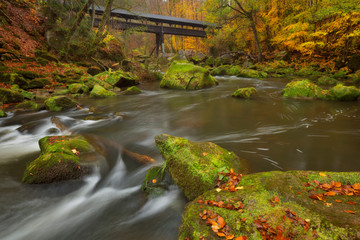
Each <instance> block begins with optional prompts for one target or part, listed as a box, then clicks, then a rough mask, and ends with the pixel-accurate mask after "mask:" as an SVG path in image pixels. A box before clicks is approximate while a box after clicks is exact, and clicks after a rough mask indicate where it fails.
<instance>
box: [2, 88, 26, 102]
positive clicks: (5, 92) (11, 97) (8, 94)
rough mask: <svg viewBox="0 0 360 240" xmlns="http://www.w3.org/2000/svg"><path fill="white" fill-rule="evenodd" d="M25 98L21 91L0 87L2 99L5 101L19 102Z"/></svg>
mask: <svg viewBox="0 0 360 240" xmlns="http://www.w3.org/2000/svg"><path fill="white" fill-rule="evenodd" d="M23 100H24V97H23V95H21V93H19V92H17V91H14V90H10V89H6V88H0V101H1V102H3V103H18V102H22V101H23Z"/></svg>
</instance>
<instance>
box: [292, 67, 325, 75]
mask: <svg viewBox="0 0 360 240" xmlns="http://www.w3.org/2000/svg"><path fill="white" fill-rule="evenodd" d="M321 74H322V73H321V72H318V71H316V70H315V68H314V67H312V66H306V67H303V68H300V69H299V70H298V71H297V72H296V75H298V76H319V75H321Z"/></svg>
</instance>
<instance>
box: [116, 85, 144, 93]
mask: <svg viewBox="0 0 360 240" xmlns="http://www.w3.org/2000/svg"><path fill="white" fill-rule="evenodd" d="M140 93H142V91H141V90H140V89H139V88H138V87H136V86H132V87H129V88H127V89H126V90H125V91H123V92H121V94H123V95H137V94H140Z"/></svg>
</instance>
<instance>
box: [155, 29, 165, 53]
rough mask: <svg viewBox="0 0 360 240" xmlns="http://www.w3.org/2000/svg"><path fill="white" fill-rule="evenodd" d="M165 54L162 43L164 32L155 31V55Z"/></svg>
mask: <svg viewBox="0 0 360 240" xmlns="http://www.w3.org/2000/svg"><path fill="white" fill-rule="evenodd" d="M160 51H161V53H162V54H165V44H164V34H163V33H156V51H155V53H156V56H157V57H158V56H159V53H160Z"/></svg>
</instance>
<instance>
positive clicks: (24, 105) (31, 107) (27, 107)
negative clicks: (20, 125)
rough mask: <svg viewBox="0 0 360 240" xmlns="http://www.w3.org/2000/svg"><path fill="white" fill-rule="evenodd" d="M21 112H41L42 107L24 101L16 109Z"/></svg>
mask: <svg viewBox="0 0 360 240" xmlns="http://www.w3.org/2000/svg"><path fill="white" fill-rule="evenodd" d="M15 108H16V109H21V110H40V108H41V106H40V105H39V104H37V103H36V102H33V101H24V102H22V103H20V104H18V105H16V107H15Z"/></svg>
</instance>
